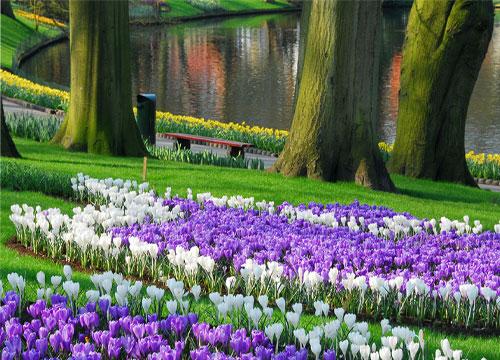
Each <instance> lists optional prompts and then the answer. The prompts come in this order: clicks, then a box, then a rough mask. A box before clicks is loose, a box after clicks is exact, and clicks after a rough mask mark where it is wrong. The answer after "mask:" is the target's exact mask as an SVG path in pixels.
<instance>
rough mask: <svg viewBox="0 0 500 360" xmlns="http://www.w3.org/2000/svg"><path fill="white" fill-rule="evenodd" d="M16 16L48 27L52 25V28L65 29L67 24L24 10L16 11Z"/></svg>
mask: <svg viewBox="0 0 500 360" xmlns="http://www.w3.org/2000/svg"><path fill="white" fill-rule="evenodd" d="M15 15H16V16H21V17H23V18H25V19H29V20H33V21H38V22H39V23H41V24H46V25H52V26H60V27H64V26H66V24H64V23H62V22H60V21H57V20H55V19H51V18H48V17H45V16H42V15H37V14H34V13H31V12H28V11H24V10H15Z"/></svg>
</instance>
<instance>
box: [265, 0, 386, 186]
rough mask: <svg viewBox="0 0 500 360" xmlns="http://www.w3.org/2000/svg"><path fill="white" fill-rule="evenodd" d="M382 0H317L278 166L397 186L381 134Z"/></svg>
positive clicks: (286, 172)
mask: <svg viewBox="0 0 500 360" xmlns="http://www.w3.org/2000/svg"><path fill="white" fill-rule="evenodd" d="M381 16H382V13H381V7H380V1H370V0H366V1H343V0H330V1H325V0H313V1H312V2H311V4H310V14H309V19H308V23H309V27H308V31H307V40H306V48H305V51H304V62H303V66H302V70H301V71H302V73H301V78H300V83H299V93H298V97H297V103H296V107H295V113H294V117H293V121H292V126H291V130H290V135H289V138H288V141H287V143H286V145H285V149H284V151H283V152H282V154H281V155H280V157H279V159H278V160H277V162H276V164H275V166H274V168H273V169H274V170H276V171H279V172H281V173H283V174H284V175H287V176H306V175H307V176H308V177H310V178H317V179H321V180H326V181H336V180H345V181H355V182H356V183H358V184H361V185H364V186H367V187H369V188H373V189H378V190H387V191H392V190H394V185H393V183H392V181H391V179H390V177H389V175H388V173H387V170H386V169H385V167H384V164H383V161H382V158H381V155H380V152H379V150H378V148H377V141H376V138H375V123H376V121H377V117H378V81H379V65H380V64H379V61H380V46H381V31H380V24H381V22H380V21H381Z"/></svg>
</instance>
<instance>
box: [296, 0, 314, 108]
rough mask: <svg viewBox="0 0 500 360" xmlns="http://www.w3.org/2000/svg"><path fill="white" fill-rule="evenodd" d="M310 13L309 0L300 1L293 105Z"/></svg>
mask: <svg viewBox="0 0 500 360" xmlns="http://www.w3.org/2000/svg"><path fill="white" fill-rule="evenodd" d="M310 15H311V2H310V1H304V2H303V3H302V11H301V13H300V33H299V55H298V59H297V77H296V78H295V92H294V94H293V107H294V111H295V105H297V98H298V96H299V88H300V78H301V76H302V69H303V67H304V54H305V52H306V46H307V29H308V27H309V16H310Z"/></svg>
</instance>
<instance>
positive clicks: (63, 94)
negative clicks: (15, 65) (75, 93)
mask: <svg viewBox="0 0 500 360" xmlns="http://www.w3.org/2000/svg"><path fill="white" fill-rule="evenodd" d="M0 81H2V82H3V83H5V84H6V85H9V86H15V87H18V88H20V89H22V90H24V91H27V92H30V93H32V94H34V95H47V96H53V97H59V98H61V99H62V100H63V101H65V102H68V101H69V92H67V91H63V90H57V89H53V88H50V87H48V86H44V85H40V84H37V83H34V82H33V81H30V80H27V79H25V78H22V77H20V76H17V75H14V74H12V73H10V72H8V71H5V70H2V69H0Z"/></svg>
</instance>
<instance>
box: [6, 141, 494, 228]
mask: <svg viewBox="0 0 500 360" xmlns="http://www.w3.org/2000/svg"><path fill="white" fill-rule="evenodd" d="M15 141H16V144H17V146H18V149H19V151H20V152H21V154H22V155H23V159H22V160H16V161H21V162H24V163H27V164H31V165H33V166H36V167H40V168H42V169H44V170H46V171H51V172H54V171H55V172H63V173H67V174H70V175H74V174H76V173H78V172H84V173H86V174H88V175H91V176H93V177H98V178H105V177H121V178H127V179H135V180H141V177H142V163H143V159H142V158H119V157H106V156H99V155H92V154H85V153H78V152H68V151H64V150H63V149H62V148H61V147H60V146H56V145H50V144H44V143H38V142H35V141H31V140H25V139H19V138H16V139H15ZM392 178H393V180H394V183H395V184H396V186H397V188H398V191H399V192H400V193H399V194H391V193H384V192H378V191H371V190H368V189H366V188H363V187H361V186H357V185H355V184H352V183H343V182H339V183H327V182H320V181H315V180H310V179H305V178H284V177H283V176H281V175H278V174H271V173H267V172H262V171H253V170H244V169H228V168H220V167H215V166H203V165H190V164H184V163H178V162H171V161H161V160H154V159H149V161H148V175H147V181H148V182H149V183H150V184H151V185H152V186H153V187H155V188H156V189H157V190H158V191H163V189H165V187H167V186H171V187H172V191H173V192H174V193H179V194H182V195H185V193H186V188H188V187H189V188H191V189H192V190H193V191H194V192H195V193H196V192H206V191H210V192H212V194H214V195H216V196H222V195H236V194H241V195H244V196H254V197H255V199H256V200H262V199H266V200H269V201H271V200H272V201H275V202H283V201H289V202H291V203H294V204H298V203H307V202H310V201H316V202H322V203H332V202H340V203H351V202H352V201H354V200H358V201H360V202H362V203H367V204H370V205H383V206H387V207H391V208H393V209H395V210H397V211H408V212H410V213H412V214H413V215H415V216H417V217H419V218H436V219H439V218H440V217H441V216H446V217H448V218H450V219H461V218H462V217H463V216H464V215H469V216H470V218H471V219H478V220H480V221H481V223H483V225H484V226H485V227H487V228H492V227H493V225H494V224H496V223H498V221H499V220H500V194H499V193H493V192H491V191H486V190H481V189H474V188H470V187H466V186H461V185H457V184H450V183H444V182H432V181H427V180H414V179H410V178H406V177H402V176H392Z"/></svg>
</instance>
